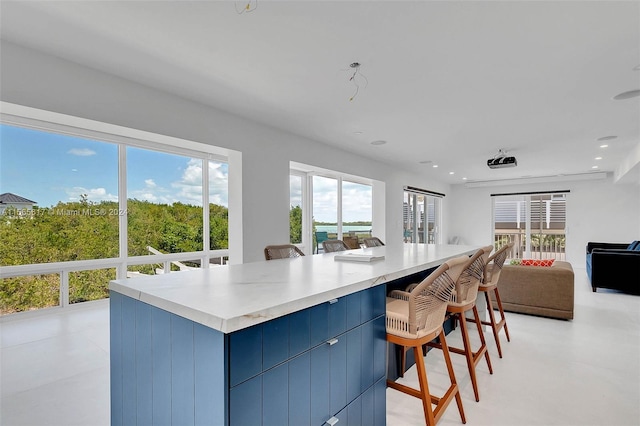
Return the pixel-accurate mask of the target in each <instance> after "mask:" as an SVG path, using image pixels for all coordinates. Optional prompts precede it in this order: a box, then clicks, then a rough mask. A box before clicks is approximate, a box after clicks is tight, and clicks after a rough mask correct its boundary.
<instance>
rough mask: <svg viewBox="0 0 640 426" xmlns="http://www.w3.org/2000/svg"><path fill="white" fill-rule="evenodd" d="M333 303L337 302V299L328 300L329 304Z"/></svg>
mask: <svg viewBox="0 0 640 426" xmlns="http://www.w3.org/2000/svg"><path fill="white" fill-rule="evenodd" d="M334 303H338V299H331V300H329V304H330V305H333V304H334Z"/></svg>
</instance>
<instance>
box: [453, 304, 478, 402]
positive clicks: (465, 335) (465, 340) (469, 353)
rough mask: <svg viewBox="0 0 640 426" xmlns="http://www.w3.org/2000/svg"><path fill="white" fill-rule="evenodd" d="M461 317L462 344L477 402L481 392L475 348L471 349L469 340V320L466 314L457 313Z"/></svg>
mask: <svg viewBox="0 0 640 426" xmlns="http://www.w3.org/2000/svg"><path fill="white" fill-rule="evenodd" d="M457 317H458V318H459V319H460V332H461V333H462V344H463V345H464V356H465V358H466V359H467V368H468V369H469V376H471V386H473V395H474V396H475V397H476V402H477V401H480V394H479V392H478V380H477V379H476V366H475V363H474V361H473V349H471V342H470V341H469V331H468V330H467V320H466V318H465V317H464V315H462V314H460V315H457Z"/></svg>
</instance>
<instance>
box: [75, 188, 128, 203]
mask: <svg viewBox="0 0 640 426" xmlns="http://www.w3.org/2000/svg"><path fill="white" fill-rule="evenodd" d="M65 192H66V193H67V196H68V197H69V201H78V200H79V199H80V196H81V195H84V194H86V195H87V199H88V200H89V201H93V202H96V203H98V202H100V201H118V196H117V195H113V194H110V193H107V190H106V189H104V188H84V187H82V186H74V187H73V188H66V189H65Z"/></svg>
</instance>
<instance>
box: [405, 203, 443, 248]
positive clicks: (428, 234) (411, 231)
mask: <svg viewBox="0 0 640 426" xmlns="http://www.w3.org/2000/svg"><path fill="white" fill-rule="evenodd" d="M440 204H441V203H440V197H436V196H431V195H428V194H423V193H418V192H413V191H405V193H404V203H403V229H404V242H405V243H421V244H435V243H438V242H439V235H438V232H439V225H440Z"/></svg>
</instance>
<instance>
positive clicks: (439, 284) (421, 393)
mask: <svg viewBox="0 0 640 426" xmlns="http://www.w3.org/2000/svg"><path fill="white" fill-rule="evenodd" d="M467 260H468V258H467V257H459V258H456V259H452V260H449V261H447V262H446V263H444V264H442V265H441V266H440V267H438V268H437V269H436V270H435V271H434V272H432V273H431V274H430V275H429V276H428V277H427V278H425V279H424V280H423V281H422V282H421V283H420V284H418V285H416V286H415V288H413V290H412V291H411V292H406V291H401V290H394V291H392V292H391V293H390V294H389V297H387V341H388V342H391V343H394V344H396V345H400V346H403V347H411V348H413V353H414V355H415V359H416V368H417V370H418V382H419V384H420V390H418V389H415V388H412V387H409V386H406V385H402V384H400V383H396V382H394V381H392V380H387V386H389V387H390V388H393V389H396V390H399V391H400V392H403V393H406V394H408V395H411V396H413V397H416V398H419V399H420V400H422V407H423V409H424V417H425V420H426V422H427V425H428V426H434V425H435V424H436V422H437V421H438V419H440V417H442V414H443V413H444V409H445V408H446V407H447V406H448V405H449V403H450V402H451V400H452V399H453V398H455V400H456V404H457V405H458V412H459V413H460V418H461V419H462V423H466V422H467V421H466V418H465V416H464V409H463V407H462V398H461V397H460V390H459V388H458V384H457V382H456V377H455V373H454V371H453V365H452V363H451V357H450V355H449V350H448V347H447V341H446V338H445V335H444V332H443V330H442V323H443V321H444V317H445V315H446V312H447V304H448V303H449V300H450V299H451V294H452V292H453V289H454V287H455V282H456V280H457V279H458V277H459V276H460V273H461V272H462V269H463V267H464V264H465V263H466V262H467ZM436 337H439V339H440V342H441V347H442V353H443V355H444V360H445V363H446V365H447V371H448V373H449V379H450V381H451V385H450V386H449V388H448V389H447V391H446V392H445V394H444V395H443V396H442V397H436V396H433V395H431V393H430V392H429V383H428V381H427V373H426V370H425V366H424V358H423V355H422V347H423V346H424V345H425V344H426V343H427V342H429V341H431V340H433V339H435V338H436ZM432 404H435V408H434V407H432Z"/></svg>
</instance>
